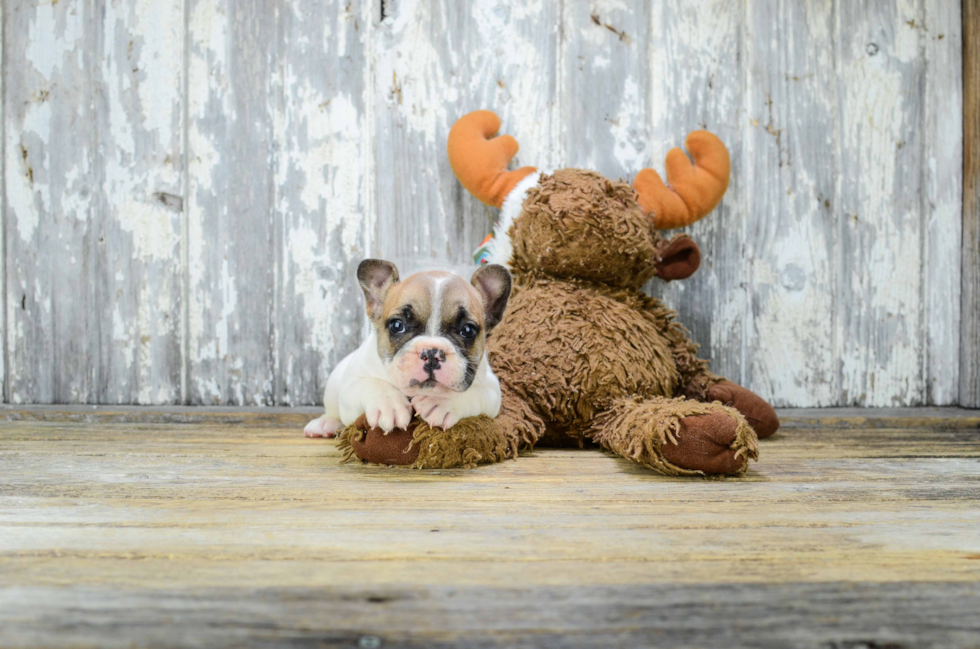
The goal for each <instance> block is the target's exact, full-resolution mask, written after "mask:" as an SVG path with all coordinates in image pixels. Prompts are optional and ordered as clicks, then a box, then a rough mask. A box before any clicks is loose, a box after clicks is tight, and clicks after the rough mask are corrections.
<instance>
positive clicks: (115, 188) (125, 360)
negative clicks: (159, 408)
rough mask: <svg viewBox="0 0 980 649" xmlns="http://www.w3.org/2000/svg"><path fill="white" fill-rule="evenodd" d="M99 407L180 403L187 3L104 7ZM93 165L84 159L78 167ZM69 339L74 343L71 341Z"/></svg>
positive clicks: (99, 91) (99, 112)
mask: <svg viewBox="0 0 980 649" xmlns="http://www.w3.org/2000/svg"><path fill="white" fill-rule="evenodd" d="M96 7H97V12H98V13H97V15H99V16H101V20H102V23H101V24H102V32H101V35H100V41H98V42H99V44H100V45H101V51H100V52H99V53H98V58H97V61H98V68H97V70H96V71H95V74H96V77H95V79H94V80H93V81H94V83H95V84H96V85H95V87H94V88H93V92H94V93H95V97H94V98H93V100H94V102H95V113H96V116H97V121H96V123H95V124H94V128H95V129H96V132H97V133H98V147H99V148H98V151H99V154H98V155H97V156H94V158H93V159H91V160H89V161H88V163H90V164H94V166H95V169H96V170H98V175H97V176H96V180H97V181H98V183H99V185H98V186H96V187H94V188H92V194H93V198H94V199H95V200H96V201H97V202H96V209H95V211H94V213H93V214H92V219H93V225H94V226H95V227H96V229H97V231H98V232H99V242H98V243H99V245H98V247H97V248H96V249H95V250H93V252H94V259H93V261H94V263H95V268H96V277H97V278H98V282H99V286H98V287H97V289H96V290H97V293H96V294H97V295H98V296H99V299H98V301H97V302H96V303H95V304H93V307H94V308H95V309H96V311H97V314H98V322H99V325H98V329H97V332H96V331H89V332H87V335H89V336H96V335H97V336H98V340H97V344H98V347H97V348H98V351H99V357H98V358H97V359H93V361H95V362H96V363H97V364H98V366H99V385H98V389H97V392H96V394H95V397H94V399H92V400H93V401H96V402H98V403H140V404H150V403H179V402H180V400H181V376H180V371H181V357H182V349H181V347H182V345H181V340H182V331H181V324H182V318H181V310H182V296H181V293H182V279H183V275H182V265H181V258H180V238H181V237H180V235H181V223H182V220H183V212H184V125H183V111H184V94H183V90H184V88H183V84H184V3H183V2H182V1H179V0H178V1H172V2H161V3H152V4H151V5H144V4H141V3H139V2H136V1H135V0H128V1H126V2H100V3H97V4H96ZM78 162H79V163H81V164H82V165H84V164H85V163H86V161H85V160H79V161H78ZM71 338H72V337H71V336H70V337H69V340H70V339H71Z"/></svg>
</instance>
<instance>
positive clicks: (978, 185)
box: [947, 0, 980, 408]
mask: <svg viewBox="0 0 980 649" xmlns="http://www.w3.org/2000/svg"><path fill="white" fill-rule="evenodd" d="M962 19H963V22H962V26H963V247H962V251H963V261H962V266H961V267H962V273H963V275H962V283H961V286H962V291H963V293H962V296H961V300H962V301H961V305H962V307H961V311H960V313H961V315H962V321H961V322H960V385H959V403H960V405H961V406H963V407H965V408H980V2H978V1H977V0H963V14H962ZM949 360H951V359H947V362H949Z"/></svg>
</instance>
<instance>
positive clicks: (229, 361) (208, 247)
mask: <svg viewBox="0 0 980 649" xmlns="http://www.w3.org/2000/svg"><path fill="white" fill-rule="evenodd" d="M188 1H189V2H190V6H189V10H190V12H189V26H188V29H189V31H188V35H187V38H188V39H190V41H189V57H190V60H189V61H188V80H187V89H188V90H187V92H188V97H187V101H188V125H187V128H188V135H187V139H188V156H189V163H188V188H187V205H186V209H187V237H188V239H187V257H188V267H187V269H186V273H187V289H186V290H187V295H186V299H187V300H188V306H187V311H188V314H187V318H188V322H187V361H186V363H187V399H188V401H189V402H190V403H192V404H231V405H269V404H272V403H274V394H275V388H274V376H275V375H274V351H273V350H274V349H275V347H276V340H275V332H274V327H273V314H274V310H275V308H274V305H275V294H276V293H275V282H276V272H277V270H276V269H277V263H278V260H277V254H276V240H277V231H276V228H275V224H274V214H275V201H276V199H275V178H274V171H273V170H274V164H275V157H274V150H273V149H274V123H273V119H274V112H275V101H276V100H275V96H274V93H273V91H272V89H271V84H270V83H269V81H270V79H271V77H272V76H273V74H274V72H275V48H276V44H277V43H278V40H279V34H278V33H277V26H278V24H279V20H278V10H277V9H274V8H270V6H269V3H267V2H263V1H261V0H235V1H233V2H232V1H230V0H188Z"/></svg>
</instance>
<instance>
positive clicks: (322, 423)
mask: <svg viewBox="0 0 980 649" xmlns="http://www.w3.org/2000/svg"><path fill="white" fill-rule="evenodd" d="M343 427H344V425H343V424H342V423H341V422H340V420H339V419H333V418H332V417H328V416H327V415H322V416H320V417H317V418H316V419H314V420H313V421H311V422H310V423H308V424H306V428H304V429H303V434H304V435H306V436H307V437H336V436H337V433H338V432H339V431H340V429H341V428H343Z"/></svg>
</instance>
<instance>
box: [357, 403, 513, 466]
mask: <svg viewBox="0 0 980 649" xmlns="http://www.w3.org/2000/svg"><path fill="white" fill-rule="evenodd" d="M366 422H367V420H366V419H365V418H364V417H361V418H360V419H358V420H357V422H355V423H354V424H352V425H350V426H348V427H347V428H345V429H344V430H343V431H341V433H340V435H339V437H338V442H339V443H338V448H339V449H340V450H341V452H342V453H343V454H344V459H343V461H344V462H349V461H351V460H353V459H354V458H358V459H361V461H364V462H367V461H373V462H375V463H377V464H388V465H392V466H408V467H411V468H413V469H452V468H455V467H460V468H465V469H470V468H473V467H475V466H477V465H478V464H492V463H494V462H499V461H500V460H503V459H504V458H506V457H508V456H511V455H516V453H517V450H516V445H513V444H511V443H510V442H509V441H508V440H507V439H506V438H505V437H504V435H503V431H502V428H501V427H500V426H499V425H497V423H496V422H495V421H494V420H493V419H490V418H489V417H486V416H482V415H481V416H479V417H471V418H469V419H464V420H463V421H461V422H459V423H458V424H456V425H455V426H453V427H452V428H450V429H449V430H442V429H440V428H432V427H430V426H429V425H428V424H426V423H425V422H424V421H422V420H421V419H419V418H418V417H416V418H415V419H414V420H413V421H412V425H411V426H410V427H409V429H407V430H404V431H403V430H399V429H396V430H393V431H391V432H390V433H387V434H385V433H384V432H383V431H382V430H381V429H380V428H374V429H370V430H369V429H368V427H367V423H366ZM372 438H373V439H372ZM365 442H373V444H371V445H370V446H368V444H366V443H365ZM399 446H400V447H401V448H398V447H399ZM379 451H380V452H379Z"/></svg>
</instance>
